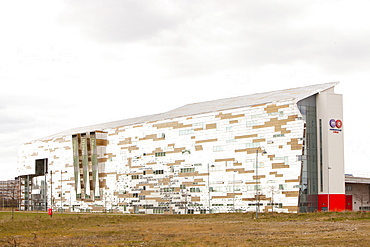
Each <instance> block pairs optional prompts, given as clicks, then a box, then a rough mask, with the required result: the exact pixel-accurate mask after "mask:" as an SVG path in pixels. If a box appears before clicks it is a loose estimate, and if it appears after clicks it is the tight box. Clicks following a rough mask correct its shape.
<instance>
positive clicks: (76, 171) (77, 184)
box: [72, 135, 81, 198]
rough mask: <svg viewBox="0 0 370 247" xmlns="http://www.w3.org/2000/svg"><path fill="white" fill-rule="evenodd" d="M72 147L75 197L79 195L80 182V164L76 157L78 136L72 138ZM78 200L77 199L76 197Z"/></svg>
mask: <svg viewBox="0 0 370 247" xmlns="http://www.w3.org/2000/svg"><path fill="white" fill-rule="evenodd" d="M72 146H73V167H74V176H75V191H76V194H77V195H81V181H80V162H79V155H78V150H79V148H78V136H77V135H73V136H72ZM77 198H78V197H77Z"/></svg>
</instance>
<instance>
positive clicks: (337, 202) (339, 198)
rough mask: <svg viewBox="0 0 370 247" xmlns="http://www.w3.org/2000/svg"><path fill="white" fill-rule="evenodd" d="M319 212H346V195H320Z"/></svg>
mask: <svg viewBox="0 0 370 247" xmlns="http://www.w3.org/2000/svg"><path fill="white" fill-rule="evenodd" d="M318 204H319V205H318V211H328V207H329V211H337V212H340V211H344V210H346V208H347V207H346V205H347V203H346V195H345V194H330V196H329V197H328V195H327V194H322V195H319V198H318Z"/></svg>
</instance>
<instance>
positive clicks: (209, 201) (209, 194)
mask: <svg viewBox="0 0 370 247" xmlns="http://www.w3.org/2000/svg"><path fill="white" fill-rule="evenodd" d="M211 167H214V165H213V164H212V165H211ZM207 172H208V181H207V182H208V211H209V213H211V212H212V211H211V190H210V185H209V175H210V171H209V162H208V163H207Z"/></svg>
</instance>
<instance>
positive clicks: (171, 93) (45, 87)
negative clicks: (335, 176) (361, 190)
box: [0, 0, 370, 180]
mask: <svg viewBox="0 0 370 247" xmlns="http://www.w3.org/2000/svg"><path fill="white" fill-rule="evenodd" d="M369 7H370V3H369V2H368V1H366V0H353V1H348V0H347V1H343V0H320V1H318V0H314V1H297V0H285V1H276V0H259V1H243V0H233V1H225V0H223V1H221V0H212V1H211V0H199V1H189V0H172V1H170V0H141V1H138V0H121V1H118V0H115V1H113V0H104V1H103V0H89V1H83V0H80V1H74V0H33V1H28V0H12V1H6V0H0V32H1V39H0V85H1V89H0V180H5V179H11V178H14V177H15V176H17V172H16V166H17V152H18V151H17V150H18V147H19V146H20V145H21V144H23V143H25V142H29V141H32V140H35V139H38V138H42V137H46V136H48V135H52V134H55V133H58V132H61V131H64V130H68V129H71V128H74V127H81V126H87V125H91V124H98V123H104V122H109V121H115V120H121V119H126V118H131V117H138V116H144V115H149V114H155V113H161V112H165V111H168V110H171V109H174V108H177V107H180V106H182V105H185V104H188V103H195V102H202V101H208V100H214V99H221V98H228V97H234V96H241V95H248V94H253V93H260V92H267V91H273V90H279V89H286V88H294V87H301V86H307V85H313V84H321V83H327V82H337V81H339V82H340V84H339V85H338V86H337V87H336V93H340V94H343V97H344V119H343V128H344V135H345V170H346V173H352V174H359V175H363V174H365V175H367V176H370V165H369V161H370V152H369V151H368V147H369V146H370V134H369V131H368V127H367V126H364V125H365V123H367V122H369V120H370V119H369V118H370V115H369V114H368V113H367V112H366V109H367V108H368V107H369V106H370V97H369V95H368V94H367V92H366V91H367V90H366V86H367V84H368V82H369V81H370V70H369V67H370V66H369V65H370V25H369V23H370V15H369V14H368V10H369ZM364 111H365V112H364ZM360 120H361V121H360ZM359 122H360V123H364V124H358V123H359Z"/></svg>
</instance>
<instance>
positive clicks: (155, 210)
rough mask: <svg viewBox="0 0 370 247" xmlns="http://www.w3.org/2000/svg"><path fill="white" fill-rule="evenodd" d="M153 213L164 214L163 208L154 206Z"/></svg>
mask: <svg viewBox="0 0 370 247" xmlns="http://www.w3.org/2000/svg"><path fill="white" fill-rule="evenodd" d="M153 214H164V210H163V209H162V208H154V209H153Z"/></svg>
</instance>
